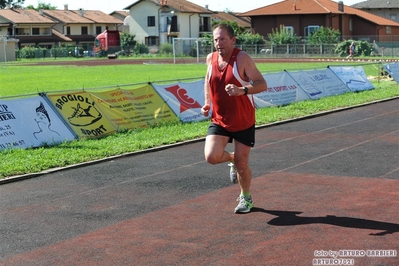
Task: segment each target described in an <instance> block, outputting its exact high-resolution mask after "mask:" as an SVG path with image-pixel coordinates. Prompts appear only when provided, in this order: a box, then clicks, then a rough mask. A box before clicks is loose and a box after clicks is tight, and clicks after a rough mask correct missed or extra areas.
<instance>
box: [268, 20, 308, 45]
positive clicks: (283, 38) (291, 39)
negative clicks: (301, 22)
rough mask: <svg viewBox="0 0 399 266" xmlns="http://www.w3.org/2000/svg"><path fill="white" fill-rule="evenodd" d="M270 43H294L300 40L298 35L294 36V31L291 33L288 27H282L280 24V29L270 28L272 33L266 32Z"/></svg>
mask: <svg viewBox="0 0 399 266" xmlns="http://www.w3.org/2000/svg"><path fill="white" fill-rule="evenodd" d="M267 37H268V38H269V40H270V42H271V44H274V45H276V44H295V43H297V42H298V41H299V40H300V37H298V36H296V34H295V32H294V33H293V34H292V35H291V31H290V30H289V29H288V28H284V25H280V29H277V28H276V29H272V33H269V34H267Z"/></svg>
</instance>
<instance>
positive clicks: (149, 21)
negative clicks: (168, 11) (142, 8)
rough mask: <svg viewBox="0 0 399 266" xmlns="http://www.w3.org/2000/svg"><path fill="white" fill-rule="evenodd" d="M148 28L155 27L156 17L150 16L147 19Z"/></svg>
mask: <svg viewBox="0 0 399 266" xmlns="http://www.w3.org/2000/svg"><path fill="white" fill-rule="evenodd" d="M147 26H148V27H155V16H148V17H147Z"/></svg>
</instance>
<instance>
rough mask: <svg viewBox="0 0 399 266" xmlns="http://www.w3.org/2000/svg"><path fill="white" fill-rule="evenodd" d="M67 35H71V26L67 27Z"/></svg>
mask: <svg viewBox="0 0 399 266" xmlns="http://www.w3.org/2000/svg"><path fill="white" fill-rule="evenodd" d="M66 35H71V27H69V26H68V27H66Z"/></svg>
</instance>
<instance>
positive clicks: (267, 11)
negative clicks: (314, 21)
mask: <svg viewBox="0 0 399 266" xmlns="http://www.w3.org/2000/svg"><path fill="white" fill-rule="evenodd" d="M343 7H344V9H343V12H342V11H340V10H339V9H338V3H337V2H334V1H330V0H296V1H295V2H294V1H292V0H284V1H282V2H278V3H275V4H272V5H269V6H264V7H261V8H257V9H254V10H251V11H248V12H245V13H242V14H240V16H247V17H253V16H265V15H298V14H302V15H304V14H330V13H332V14H349V15H356V16H358V17H362V18H364V19H366V20H369V21H371V22H373V23H375V24H377V25H381V26H399V23H397V22H394V21H392V20H389V19H386V18H383V17H380V16H377V15H373V14H371V13H368V12H365V11H362V10H359V9H356V8H353V7H350V6H346V5H344V6H343Z"/></svg>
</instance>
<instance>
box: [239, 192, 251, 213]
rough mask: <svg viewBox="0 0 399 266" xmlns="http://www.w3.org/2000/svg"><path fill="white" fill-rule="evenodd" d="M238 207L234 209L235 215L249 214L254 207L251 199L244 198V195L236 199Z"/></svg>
mask: <svg viewBox="0 0 399 266" xmlns="http://www.w3.org/2000/svg"><path fill="white" fill-rule="evenodd" d="M237 201H238V205H237V207H236V208H235V209H234V212H235V213H247V212H250V211H251V209H252V207H253V206H254V204H253V202H252V197H251V196H249V197H244V195H240V196H239V197H238V199H237Z"/></svg>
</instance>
